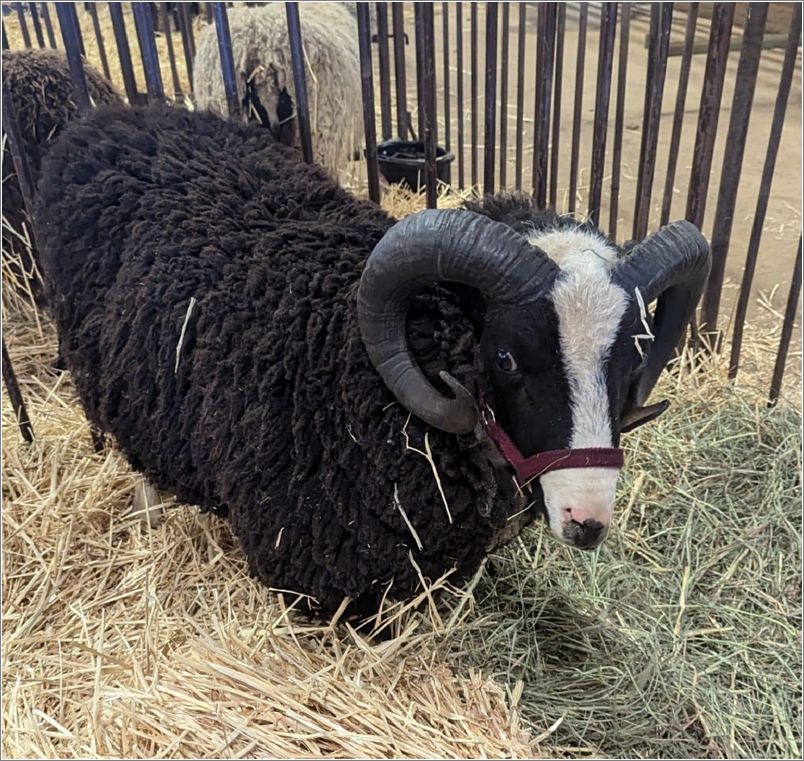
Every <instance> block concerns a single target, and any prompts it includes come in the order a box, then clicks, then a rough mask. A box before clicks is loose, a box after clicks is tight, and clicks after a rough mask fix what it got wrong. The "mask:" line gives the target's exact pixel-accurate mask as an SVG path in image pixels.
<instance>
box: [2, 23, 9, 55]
mask: <svg viewBox="0 0 804 761" xmlns="http://www.w3.org/2000/svg"><path fill="white" fill-rule="evenodd" d="M2 30H3V50H8V37H7V36H6V25H5V24H3V25H2Z"/></svg>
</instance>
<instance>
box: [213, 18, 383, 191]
mask: <svg viewBox="0 0 804 761" xmlns="http://www.w3.org/2000/svg"><path fill="white" fill-rule="evenodd" d="M207 5H208V4H207ZM357 9H358V10H357V19H358V31H359V30H360V18H361V16H362V14H363V12H365V15H366V28H365V30H364V31H365V33H366V34H367V35H368V34H369V33H370V32H369V25H368V6H366V5H364V4H363V3H359V4H358V6H357ZM285 13H286V15H287V20H288V37H289V38H290V58H291V64H292V67H293V84H294V86H295V90H296V121H297V124H298V125H299V141H300V143H301V149H302V157H303V158H304V160H305V161H306V162H307V163H308V164H312V163H313V138H312V135H311V134H310V107H309V105H308V101H307V75H306V72H305V70H304V50H303V48H302V36H301V22H300V21H299V4H298V3H285ZM369 42H370V40H369ZM360 43H361V45H362V43H363V37H362V35H361V37H360ZM368 55H369V75H370V74H371V51H370V50H369V54H368ZM362 64H363V60H362V47H361V67H362ZM232 68H234V64H233V65H232ZM363 76H364V77H365V72H364V73H363ZM369 79H370V76H369ZM365 96H366V93H365V82H364V85H363V109H364V111H365ZM371 97H372V103H371V106H372V109H371V118H372V123H371V137H372V142H371V143H368V142H367V143H366V150H367V151H370V150H372V149H373V150H374V151H375V154H376V150H377V139H376V136H375V132H374V100H373V98H374V95H373V93H372V96H371ZM366 140H367V141H368V131H367V132H366ZM370 171H371V169H370V168H369V172H370ZM372 200H374V199H372Z"/></svg>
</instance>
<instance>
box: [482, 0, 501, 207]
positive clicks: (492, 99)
mask: <svg viewBox="0 0 804 761" xmlns="http://www.w3.org/2000/svg"><path fill="white" fill-rule="evenodd" d="M497 14H498V4H497V3H495V2H490V3H486V87H485V93H484V95H485V109H484V110H485V114H484V116H485V119H484V121H485V124H484V125H483V126H484V136H483V192H484V193H493V192H494V164H495V156H494V149H495V146H496V143H495V138H496V135H497V123H496V116H497Z"/></svg>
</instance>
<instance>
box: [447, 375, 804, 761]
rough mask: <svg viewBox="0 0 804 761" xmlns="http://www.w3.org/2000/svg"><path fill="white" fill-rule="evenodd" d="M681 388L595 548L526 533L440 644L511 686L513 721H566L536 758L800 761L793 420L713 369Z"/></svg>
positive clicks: (644, 433)
mask: <svg viewBox="0 0 804 761" xmlns="http://www.w3.org/2000/svg"><path fill="white" fill-rule="evenodd" d="M692 380H693V379H687V383H689V382H690V381H692ZM687 383H685V384H684V385H685V386H686V389H684V388H682V389H681V390H680V393H677V394H675V404H674V405H673V407H672V408H671V410H670V411H668V412H667V413H666V415H665V416H664V417H663V418H661V419H660V420H659V421H657V422H656V423H654V424H653V425H650V426H646V427H645V428H643V429H640V431H639V432H638V433H635V434H633V435H632V436H631V437H629V438H627V439H626V447H627V450H628V453H627V466H626V470H625V471H624V475H625V477H624V479H623V480H622V482H621V487H620V495H621V497H620V505H621V509H620V512H619V515H618V516H617V520H616V525H615V528H614V531H613V532H612V534H611V535H610V536H609V538H608V539H607V541H606V542H605V543H604V546H603V547H602V548H601V549H600V551H598V552H597V553H595V554H591V555H587V554H582V553H578V552H573V551H571V550H567V549H564V548H563V547H560V546H558V545H556V544H555V543H553V542H552V541H551V540H550V539H549V538H545V532H544V531H543V529H542V528H541V527H535V528H532V529H530V530H529V531H528V532H527V533H526V534H525V535H523V536H522V537H521V539H520V540H519V541H517V542H516V543H515V544H514V545H513V546H511V547H510V548H509V549H508V550H506V551H505V552H504V553H502V554H500V555H498V556H495V557H493V558H491V559H490V560H489V562H488V565H487V570H488V572H487V573H486V575H485V576H484V578H483V579H482V580H481V581H480V583H479V584H478V585H477V588H476V589H475V598H476V600H477V607H476V613H477V617H476V618H475V619H474V620H473V621H471V622H467V627H466V630H465V631H463V632H461V633H460V634H458V635H454V636H453V637H451V638H450V639H449V641H447V642H445V643H444V644H443V649H444V652H445V653H446V654H447V658H448V660H449V661H450V662H452V663H455V664H458V663H463V664H465V665H467V666H468V665H473V666H476V667H478V668H482V669H483V673H485V674H488V675H490V676H492V677H494V678H495V679H496V680H497V681H501V682H504V683H512V682H513V681H515V680H518V679H520V680H522V681H523V683H524V687H523V689H522V694H521V697H520V698H519V700H518V702H517V706H518V708H519V710H520V712H521V715H522V717H523V719H524V720H525V721H526V723H528V724H530V725H531V726H536V727H540V726H547V725H551V724H553V723H554V722H557V721H559V720H562V721H561V724H560V725H559V726H558V727H557V728H556V730H555V731H554V732H553V733H552V735H551V736H550V737H549V738H547V739H545V740H544V742H543V744H542V749H543V751H545V752H546V753H547V755H552V753H551V746H552V745H553V744H555V745H556V746H560V747H562V748H565V749H566V748H567V747H570V746H575V747H577V749H578V752H579V753H583V752H588V753H589V754H590V755H595V756H599V755H606V756H619V757H624V756H636V757H663V758H690V757H706V758H710V757H714V758H761V757H774V758H800V757H801V718H802V716H801V714H802V706H801V677H802V669H801V417H800V414H799V412H798V411H797V410H796V409H794V408H793V407H792V406H788V405H782V406H779V407H777V408H776V409H773V410H768V409H766V408H765V407H764V405H762V404H760V403H757V399H756V398H752V397H753V395H752V394H751V393H750V392H747V391H746V390H745V389H734V388H733V387H730V386H728V385H726V384H725V383H723V382H722V381H721V380H720V379H719V378H718V376H717V371H716V368H712V369H711V370H710V371H709V372H708V373H705V375H704V378H699V379H698V383H697V384H694V385H693V387H692V388H690V387H689V386H687ZM667 385H668V384H667V383H665V386H667Z"/></svg>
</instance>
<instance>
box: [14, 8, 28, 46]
mask: <svg viewBox="0 0 804 761" xmlns="http://www.w3.org/2000/svg"><path fill="white" fill-rule="evenodd" d="M16 11H17V19H18V20H19V24H20V32H21V33H22V44H23V45H25V47H26V48H29V47H31V33H30V32H29V31H28V22H27V21H26V20H25V8H23V6H22V3H17V7H16Z"/></svg>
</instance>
